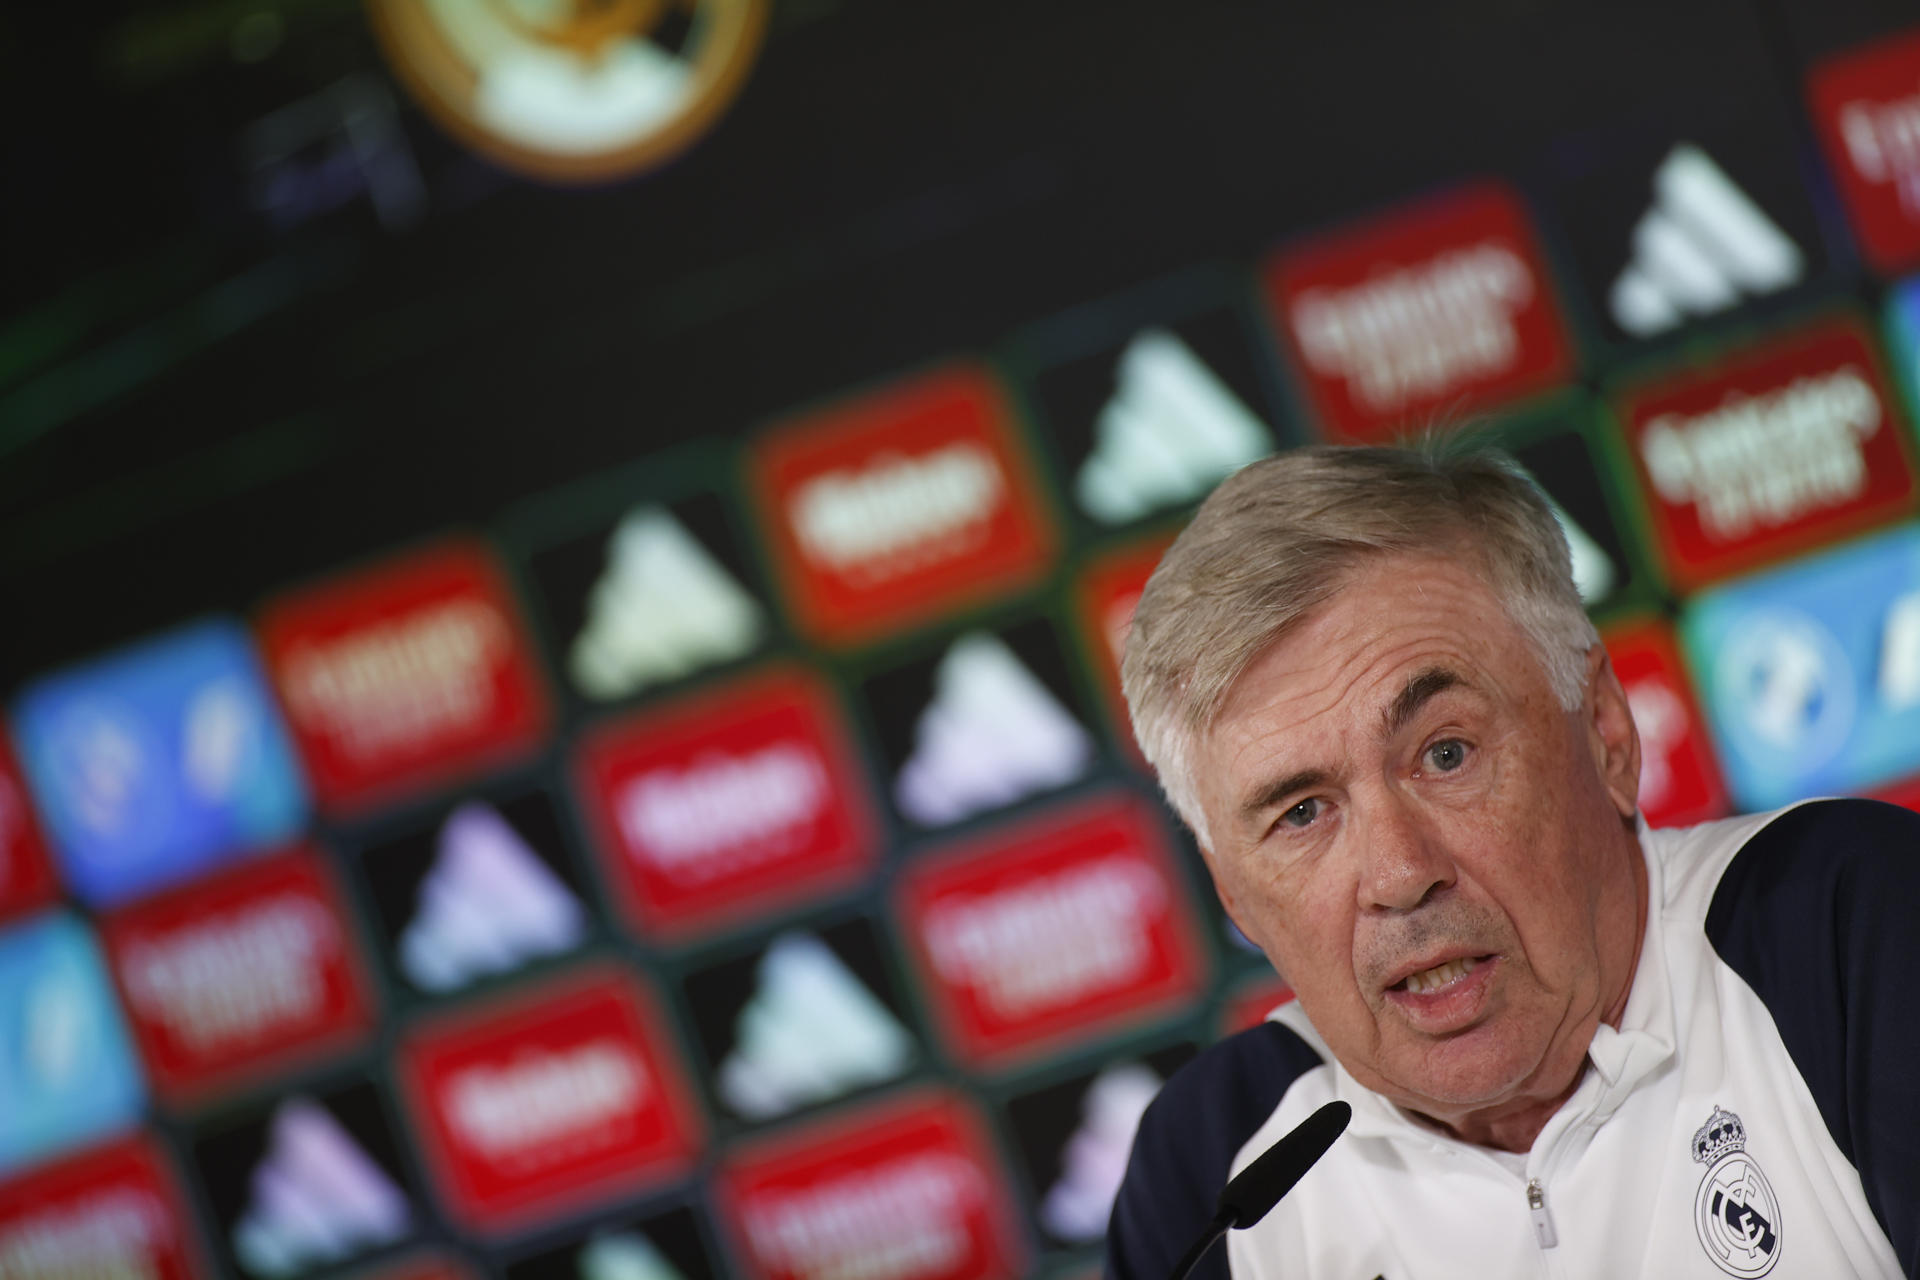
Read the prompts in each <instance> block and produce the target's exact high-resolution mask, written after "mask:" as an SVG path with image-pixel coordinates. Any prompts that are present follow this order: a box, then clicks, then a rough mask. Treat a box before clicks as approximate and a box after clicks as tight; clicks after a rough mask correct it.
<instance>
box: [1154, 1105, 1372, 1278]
mask: <svg viewBox="0 0 1920 1280" xmlns="http://www.w3.org/2000/svg"><path fill="white" fill-rule="evenodd" d="M1351 1119H1353V1108H1352V1107H1350V1106H1348V1105H1347V1104H1346V1103H1344V1102H1329V1103H1328V1104H1327V1105H1326V1106H1324V1107H1322V1108H1320V1109H1319V1110H1318V1111H1316V1112H1314V1113H1313V1114H1312V1115H1310V1116H1308V1117H1307V1118H1306V1119H1305V1120H1302V1121H1301V1122H1300V1126H1299V1127H1298V1128H1296V1129H1295V1130H1294V1131H1293V1132H1292V1133H1289V1134H1288V1135H1287V1136H1286V1137H1284V1138H1282V1139H1280V1141H1278V1142H1276V1143H1274V1144H1273V1145H1272V1146H1270V1147H1268V1148H1267V1149H1266V1150H1265V1151H1264V1152H1262V1153H1261V1155H1260V1158H1259V1159H1257V1160H1255V1161H1254V1162H1253V1163H1252V1164H1250V1165H1248V1166H1247V1167H1246V1168H1244V1169H1242V1170H1241V1171H1240V1176H1239V1177H1237V1178H1235V1179H1234V1180H1233V1181H1232V1182H1229V1183H1228V1184H1227V1185H1226V1189H1225V1190H1223V1191H1222V1192H1221V1193H1220V1199H1219V1202H1218V1206H1219V1207H1218V1209H1217V1210H1216V1211H1215V1213H1214V1215H1213V1221H1212V1222H1209V1223H1208V1224H1207V1230H1206V1233H1205V1234H1204V1235H1202V1236H1201V1237H1200V1238H1199V1239H1198V1240H1195V1241H1194V1242H1193V1247H1192V1248H1191V1249H1189V1250H1187V1254H1186V1256H1185V1257H1184V1258H1182V1259H1180V1261H1179V1262H1177V1263H1175V1264H1174V1268H1173V1276H1172V1280H1187V1275H1188V1274H1189V1273H1190V1272H1191V1271H1192V1270H1193V1269H1194V1268H1195V1267H1197V1266H1199V1265H1200V1259H1201V1258H1202V1257H1203V1256H1204V1255H1205V1254H1206V1252H1207V1250H1208V1249H1210V1248H1212V1247H1213V1242H1214V1241H1215V1240H1218V1239H1219V1238H1220V1237H1221V1236H1223V1235H1225V1234H1226V1233H1227V1228H1229V1227H1236V1228H1240V1229H1242V1230H1244V1229H1245V1228H1247V1227H1250V1226H1252V1225H1253V1224H1254V1223H1256V1222H1258V1221H1260V1219H1262V1218H1264V1217H1266V1216H1267V1210H1269V1209H1271V1208H1273V1206H1274V1205H1276V1204H1279V1203H1280V1197H1281V1196H1284V1195H1285V1194H1287V1192H1289V1191H1291V1190H1293V1184H1294V1183H1296V1182H1298V1181H1300V1177H1301V1175H1302V1174H1304V1173H1306V1171H1307V1170H1309V1169H1311V1168H1313V1162H1314V1161H1316V1160H1318V1159H1319V1158H1320V1157H1321V1156H1323V1155H1325V1154H1327V1148H1328V1147H1331V1146H1332V1145H1333V1140H1334V1139H1335V1138H1338V1137H1339V1136H1340V1134H1341V1133H1342V1132H1343V1131H1344V1130H1345V1129H1346V1127H1347V1121H1349V1120H1351Z"/></svg>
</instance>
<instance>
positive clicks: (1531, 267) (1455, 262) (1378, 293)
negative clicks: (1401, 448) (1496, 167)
mask: <svg viewBox="0 0 1920 1280" xmlns="http://www.w3.org/2000/svg"><path fill="white" fill-rule="evenodd" d="M1265 278H1266V290H1267V301H1268V304H1269V306H1270V307H1271V308H1272V311H1273V316H1274V324H1275V327H1276V328H1277V329H1278V330H1279V331H1280V332H1281V333H1282V334H1283V335H1285V339H1286V342H1287V345H1288V346H1289V348H1290V349H1291V351H1292V354H1293V356H1294V359H1295V361H1296V362H1297V365H1298V368H1299V369H1300V371H1301V373H1302V375H1303V376H1304V380H1305V383H1306V387H1307V390H1308V392H1309V393H1310V397H1311V399H1312V400H1313V403H1314V405H1315V407H1316V408H1317V409H1318V411H1319V415H1320V418H1321V420H1322V421H1323V422H1324V424H1325V426H1326V428H1327V432H1328V434H1329V435H1332V436H1336V437H1346V438H1348V439H1353V440H1362V441H1378V440H1383V439H1386V438H1387V437H1389V436H1391V435H1392V434H1394V432H1395V431H1396V429H1405V428H1416V429H1417V428H1421V427H1424V426H1426V425H1428V424H1429V423H1431V422H1434V421H1438V420H1442V419H1444V418H1447V417H1451V416H1454V415H1458V414H1461V413H1466V412H1469V411H1471V410H1475V409H1484V408H1488V407H1491V406H1493V405H1496V404H1501V403H1505V402H1507V401H1510V400H1514V399H1516V398H1518V397H1520V396H1523V395H1527V394H1529V393H1532V392H1536V391H1541V390H1544V389H1546V388H1548V387H1551V386H1553V385H1555V384H1556V383H1559V382H1563V381H1565V380H1566V379H1567V377H1568V376H1569V375H1570V374H1571V372H1572V366H1573V359H1572V355H1571V352H1570V348H1569V346H1568V342H1567V336H1566V326H1565V324H1564V322H1563V321H1562V320H1561V318H1560V309H1559V303H1558V300H1557V299H1556V297H1555V295H1554V289H1553V284H1552V278H1551V277H1550V276H1549V275H1548V273H1547V269H1546V264H1545V260H1544V259H1543V258H1542V257H1541V254H1540V248H1539V244H1538V242H1537V241H1536V239H1535V237H1534V232H1533V226H1532V223H1531V221H1530V219H1529V218H1528V215H1527V210H1526V206H1525V205H1524V204H1523V203H1522V202H1521V200H1520V198H1519V197H1518V196H1517V195H1515V194H1514V193H1513V192H1511V191H1509V190H1508V189H1507V188H1506V187H1504V186H1501V185H1499V184H1498V183H1493V182H1480V183H1475V184H1473V185H1470V186H1466V187H1461V188H1457V189H1455V190H1452V191H1449V192H1446V193H1444V194H1442V195H1439V196H1435V197H1433V198H1430V199H1427V200H1423V201H1420V202H1418V203H1415V204H1411V205H1406V206H1402V207H1400V208H1397V209H1394V210H1392V211H1390V212H1388V213H1386V214H1384V215H1381V216H1379V217H1376V218H1373V219H1371V220H1369V221H1366V222H1363V223H1360V224H1358V225H1355V226H1351V227H1343V228H1339V229H1337V230H1335V231H1332V232H1329V233H1328V234H1325V235H1322V236H1318V237H1314V238H1311V239H1307V240H1303V241H1300V242H1298V243H1295V244H1290V245H1287V246H1286V247H1285V248H1283V249H1282V250H1281V251H1280V252H1279V253H1277V254H1275V255H1274V256H1273V258H1272V259H1271V260H1270V261H1269V262H1268V264H1267V266H1266V269H1265Z"/></svg>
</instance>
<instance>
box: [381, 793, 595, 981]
mask: <svg viewBox="0 0 1920 1280" xmlns="http://www.w3.org/2000/svg"><path fill="white" fill-rule="evenodd" d="M586 932H587V921H586V914H585V912H584V911H582V910H581V907H580V903H579V902H578V901H577V900H576V899H575V898H574V896H573V895H572V894H571V893H569V892H568V891H567V887H566V886H565V885H564V884H562V883H561V882H560V880H559V878H558V877H557V876H555V875H554V874H553V872H552V871H551V870H550V869H548V867H547V865H546V864H545V863H544V862H542V861H541V860H540V857H539V855H538V854H536V853H534V851H533V850H532V849H530V848H528V847H527V844H526V842H525V841H524V840H522V839H521V837H520V833H519V832H517V831H515V830H514V829H513V827H512V826H511V825H510V824H509V823H508V822H507V820H506V819H505V818H503V817H501V816H500V814H499V812H498V811H497V810H495V809H494V808H493V807H492V806H491V805H487V804H483V803H481V802H479V801H469V802H468V803H466V804H463V805H461V806H460V807H459V808H458V809H455V810H454V811H453V814H452V816H450V817H449V818H448V819H447V821H446V823H445V825H443V826H442V827H441V828H440V836H439V841H438V846H437V849H436V853H435V856H434V861H433V866H432V867H431V868H430V869H429V870H428V871H427V874H426V878H425V879H424V880H422V881H421V882H420V896H419V908H418V910H416V911H415V913H414V916H413V919H412V920H410V921H408V922H407V927H406V929H405V930H404V931H402V933H401V935H400V942H399V954H400V968H401V970H402V971H403V972H404V973H405V974H406V976H407V978H408V979H409V980H410V981H411V982H413V984H414V985H415V986H417V987H419V988H421V989H422V990H424V991H433V992H440V991H451V990H453V989H454V988H456V987H462V986H465V985H466V984H467V983H469V982H472V981H473V980H474V979H476V978H479V977H483V976H485V975H487V974H490V973H504V972H506V971H508V970H510V969H515V968H518V967H519V966H520V965H522V964H524V963H526V962H527V961H528V960H530V959H533V958H534V957H536V956H545V955H554V954H557V953H559V952H562V951H568V950H571V949H572V948H573V947H575V946H578V945H579V944H580V941H581V940H582V939H583V938H584V937H585V936H586Z"/></svg>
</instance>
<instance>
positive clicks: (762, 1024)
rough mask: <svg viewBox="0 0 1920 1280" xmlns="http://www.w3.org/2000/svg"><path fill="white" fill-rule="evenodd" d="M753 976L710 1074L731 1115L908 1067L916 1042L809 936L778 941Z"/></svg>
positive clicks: (873, 1080)
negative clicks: (725, 1049) (727, 1049)
mask: <svg viewBox="0 0 1920 1280" xmlns="http://www.w3.org/2000/svg"><path fill="white" fill-rule="evenodd" d="M757 976H758V986H757V987H756V989H755V991H754V993H753V996H752V998H751V999H749V1000H748V1001H747V1004H746V1007H745V1008H744V1009H742V1010H741V1011H740V1017H739V1020H738V1022H737V1023H736V1024H735V1028H734V1044H733V1051H732V1052H731V1053H729V1054H728V1055H727V1057H726V1059H725V1061H723V1062H722V1063H721V1064H720V1069H719V1071H718V1073H717V1074H716V1080H717V1083H718V1087H719V1091H720V1097H721V1098H722V1099H723V1100H724V1101H725V1102H726V1104H727V1105H728V1106H729V1107H731V1108H732V1109H733V1110H734V1111H735V1112H736V1113H737V1114H739V1115H742V1116H745V1117H746V1118H748V1119H750V1120H764V1119H768V1118H769V1117H772V1116H778V1115H784V1114H786V1113H787V1112H789V1111H792V1110H793V1109H794V1108H796V1107H801V1106H805V1105H806V1104H808V1103H810V1102H822V1101H825V1100H826V1099H828V1098H837V1097H839V1096H840V1095H841V1094H843V1093H846V1092H847V1091H848V1090H850V1089H856V1088H859V1087H860V1086H862V1085H868V1084H877V1083H878V1082H880V1081H882V1080H891V1079H893V1078H894V1077H895V1076H897V1075H899V1074H900V1073H901V1072H903V1071H905V1070H906V1069H907V1066H908V1063H909V1062H910V1060H911V1059H912V1057H913V1040H912V1038H911V1037H910V1036H908V1034H907V1032H906V1030H905V1029H904V1028H903V1027H901V1025H900V1023H899V1021H898V1020H897V1019H896V1018H895V1017H894V1016H893V1014H892V1013H890V1012H888V1010H887V1007H886V1006H885V1005H883V1004H881V1003H880V1001H879V999H878V998H877V997H876V996H875V995H874V994H873V993H872V992H871V991H869V990H867V988H866V986H865V985H864V984H862V983H861V981H860V979H859V978H857V977H855V976H854V975H853V974H852V973H851V972H849V971H848V969H847V967H846V966H845V965H843V964H841V963H840V958H839V957H838V956H836V955H834V953H833V952H832V950H831V949H829V948H828V947H827V945H826V944H825V943H823V942H821V941H820V940H819V939H818V938H816V937H814V936H813V935H812V934H807V933H783V934H781V935H780V936H779V937H778V938H775V939H774V941H773V944H772V945H771V946H770V947H768V948H767V952H766V954H765V955H764V956H762V957H761V958H760V966H759V972H758V975H757Z"/></svg>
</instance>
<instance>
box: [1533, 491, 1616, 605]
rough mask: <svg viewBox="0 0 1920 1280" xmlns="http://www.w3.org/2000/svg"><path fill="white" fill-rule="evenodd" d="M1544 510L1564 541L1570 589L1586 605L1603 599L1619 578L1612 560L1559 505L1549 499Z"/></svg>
mask: <svg viewBox="0 0 1920 1280" xmlns="http://www.w3.org/2000/svg"><path fill="white" fill-rule="evenodd" d="M1542 496H1544V494H1543V495H1542ZM1547 506H1548V508H1549V509H1550V510H1551V511H1552V512H1553V518H1554V519H1555V520H1556V521H1558V522H1559V525H1560V532H1561V534H1562V535H1563V536H1564V537H1565V538H1566V540H1567V556H1568V559H1570V560H1571V561H1572V564H1573V585H1574V589H1575V590H1577V591H1578V592H1579V593H1580V599H1581V600H1583V601H1584V602H1586V603H1587V604H1592V603H1593V602H1594V601H1596V600H1601V599H1604V598H1605V597H1606V595H1607V593H1608V592H1609V591H1612V590H1613V587H1614V583H1615V582H1616V581H1617V580H1618V578H1619V574H1618V572H1617V571H1616V570H1615V569H1614V566H1613V561H1612V559H1610V558H1609V557H1608V555H1607V553H1606V552H1604V551H1602V550H1601V549H1600V544H1599V543H1597V542H1595V541H1594V540H1593V539H1592V538H1591V537H1589V536H1588V535H1587V531H1586V530H1585V529H1582V528H1581V527H1580V526H1579V525H1578V524H1576V523H1575V522H1574V519H1573V517H1572V516H1570V515H1568V514H1567V513H1566V512H1565V511H1564V510H1562V509H1561V507H1560V504H1559V503H1557V502H1555V501H1554V500H1553V499H1552V498H1548V499H1547Z"/></svg>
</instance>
